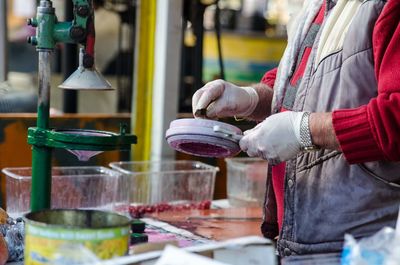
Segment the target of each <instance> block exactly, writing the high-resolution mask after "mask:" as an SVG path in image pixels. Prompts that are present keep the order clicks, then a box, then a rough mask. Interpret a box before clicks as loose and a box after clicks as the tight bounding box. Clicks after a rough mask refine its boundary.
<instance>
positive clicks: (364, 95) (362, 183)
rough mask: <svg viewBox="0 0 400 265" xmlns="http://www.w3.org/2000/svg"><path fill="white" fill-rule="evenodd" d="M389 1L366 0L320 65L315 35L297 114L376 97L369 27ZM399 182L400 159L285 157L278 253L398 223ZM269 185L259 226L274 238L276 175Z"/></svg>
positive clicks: (323, 154)
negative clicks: (341, 42)
mask: <svg viewBox="0 0 400 265" xmlns="http://www.w3.org/2000/svg"><path fill="white" fill-rule="evenodd" d="M327 3H328V4H327V11H326V14H325V15H329V13H330V12H331V10H332V6H333V5H334V3H333V1H332V0H327ZM384 5H385V1H381V0H371V1H365V2H364V3H363V4H362V5H361V7H360V8H359V10H358V12H357V14H356V15H355V17H354V19H353V21H352V23H351V25H350V28H349V31H348V33H347V35H346V37H345V41H344V45H343V49H342V50H341V51H339V52H336V53H334V54H331V55H329V56H327V57H326V58H324V59H323V60H322V61H321V63H320V64H319V65H318V66H317V67H316V70H315V66H314V65H313V62H314V60H313V59H314V57H315V54H316V47H317V46H318V41H319V36H317V39H316V41H315V43H314V47H313V51H312V53H311V55H310V59H309V62H308V66H307V69H306V72H305V75H304V77H303V79H302V82H301V84H300V86H299V87H298V90H297V94H296V98H295V101H294V105H293V110H294V111H311V112H330V111H333V110H335V109H344V108H356V107H359V106H361V105H364V104H367V103H368V102H369V100H370V99H371V98H373V97H376V96H377V81H376V79H375V73H374V63H373V54H372V53H373V51H372V31H373V28H374V25H375V22H376V20H377V18H378V16H379V14H380V13H381V11H382V9H383V7H384ZM325 22H326V19H325ZM323 26H324V25H322V27H323ZM320 33H321V30H320V32H319V34H320ZM270 172H271V170H270ZM398 184H400V163H396V162H387V161H378V162H372V163H365V164H356V165H349V164H348V163H347V162H346V160H345V158H344V156H343V154H342V153H341V152H338V151H331V150H320V151H315V152H310V153H303V154H301V155H299V156H297V158H296V159H293V160H291V161H288V162H287V163H286V174H285V211H284V220H283V227H282V230H281V231H280V234H279V240H278V242H277V249H278V252H279V254H280V256H289V255H296V254H298V255H303V254H311V253H328V252H339V251H341V248H342V246H343V239H344V235H345V234H346V233H349V234H352V235H353V236H355V237H356V238H361V237H365V236H370V235H372V234H374V233H376V232H377V231H378V230H379V229H381V228H382V227H384V226H391V227H394V226H395V222H396V219H397V214H398V210H399V205H400V185H398ZM266 188H267V193H266V200H265V212H264V223H263V225H262V231H263V233H264V235H265V236H267V237H270V238H273V237H275V236H276V235H277V234H278V230H277V222H276V203H275V196H274V193H273V189H272V183H271V177H269V178H268V181H267V187H266Z"/></svg>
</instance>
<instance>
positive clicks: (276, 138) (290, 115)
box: [239, 111, 303, 165]
mask: <svg viewBox="0 0 400 265" xmlns="http://www.w3.org/2000/svg"><path fill="white" fill-rule="evenodd" d="M302 116H303V112H293V111H285V112H281V113H278V114H274V115H271V116H269V117H268V118H266V119H265V120H264V121H263V122H261V123H259V124H258V125H257V126H256V127H254V128H253V129H251V130H248V131H245V132H244V136H243V138H242V139H241V140H240V142H239V144H240V148H241V149H242V150H243V151H244V152H247V154H248V155H249V156H252V157H253V156H258V157H261V158H263V159H266V160H268V161H269V162H270V163H271V164H272V165H276V164H278V163H280V162H282V161H287V160H289V159H291V158H294V157H295V156H296V155H297V154H298V153H299V152H300V151H301V144H300V123H301V118H302Z"/></svg>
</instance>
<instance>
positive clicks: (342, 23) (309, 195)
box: [193, 0, 400, 256]
mask: <svg viewBox="0 0 400 265" xmlns="http://www.w3.org/2000/svg"><path fill="white" fill-rule="evenodd" d="M399 22H400V1H398V0H388V1H381V0H375V1H372V0H371V1H369V0H366V1H359V0H308V1H306V3H305V5H304V8H303V11H302V13H301V14H300V15H299V16H298V18H297V19H296V20H295V21H294V22H293V23H292V27H291V29H290V30H289V34H288V35H289V40H288V46H287V48H286V51H285V54H284V56H283V58H282V60H281V63H280V65H279V68H278V70H276V69H274V70H272V71H270V72H268V73H266V74H265V76H264V78H263V80H262V82H261V83H260V84H256V85H254V86H252V87H237V86H235V85H233V84H230V83H228V82H225V81H222V80H217V81H213V82H210V83H208V84H206V85H205V86H204V87H203V88H201V89H199V90H198V91H197V92H196V93H195V94H194V96H193V111H194V112H195V111H196V110H197V109H204V108H206V109H207V116H208V117H209V118H219V117H228V116H238V117H245V118H248V119H252V120H257V121H260V123H259V124H258V125H257V126H256V127H255V128H253V129H251V130H249V131H246V132H244V134H245V136H244V137H243V138H242V140H241V141H240V147H241V148H242V150H243V151H245V152H247V154H248V155H249V156H259V157H262V158H264V159H266V160H268V161H269V162H270V164H271V165H274V166H273V168H272V170H270V171H269V172H271V173H272V177H270V178H268V181H267V191H266V200H265V209H264V210H265V211H264V223H263V225H262V231H263V233H264V235H265V236H266V237H269V238H276V237H277V236H279V238H278V241H277V249H278V252H279V254H280V256H289V255H296V254H298V255H302V254H311V253H327V252H339V251H340V250H341V248H342V244H343V238H344V234H345V233H350V234H352V235H354V236H355V237H356V238H361V237H365V236H370V235H372V234H374V233H375V232H377V231H378V230H379V229H381V228H382V227H384V226H392V227H394V225H395V221H396V218H397V213H398V210H399V205H400V163H398V162H397V161H400V137H399V132H400V24H399ZM272 87H273V90H272Z"/></svg>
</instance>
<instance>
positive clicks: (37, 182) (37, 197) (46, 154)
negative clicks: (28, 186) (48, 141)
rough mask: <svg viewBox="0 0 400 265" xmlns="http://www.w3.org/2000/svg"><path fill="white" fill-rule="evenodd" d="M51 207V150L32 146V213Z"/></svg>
mask: <svg viewBox="0 0 400 265" xmlns="http://www.w3.org/2000/svg"><path fill="white" fill-rule="evenodd" d="M50 206H51V149H50V148H48V147H45V146H36V145H33V146H32V191H31V211H39V210H43V209H50Z"/></svg>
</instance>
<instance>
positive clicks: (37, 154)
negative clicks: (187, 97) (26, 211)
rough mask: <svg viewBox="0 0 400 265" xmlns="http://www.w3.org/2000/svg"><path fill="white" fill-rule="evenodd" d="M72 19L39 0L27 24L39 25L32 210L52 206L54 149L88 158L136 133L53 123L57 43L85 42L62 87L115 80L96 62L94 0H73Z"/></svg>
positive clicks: (121, 145)
mask: <svg viewBox="0 0 400 265" xmlns="http://www.w3.org/2000/svg"><path fill="white" fill-rule="evenodd" d="M72 1H73V5H74V9H73V10H74V19H73V20H72V21H67V22H59V21H58V20H57V17H56V15H55V9H54V7H53V4H52V1H50V0H41V1H40V4H39V6H38V8H37V15H36V18H32V19H29V20H28V24H29V25H31V26H33V27H36V28H37V31H36V36H31V37H29V39H28V42H29V43H31V44H32V45H34V46H36V49H37V51H38V53H39V68H38V80H39V98H38V107H37V114H38V116H37V127H32V128H29V129H28V143H29V144H31V145H32V192H31V210H32V211H36V210H41V209H48V208H50V206H51V156H52V149H53V148H63V149H67V150H69V151H71V152H72V153H74V154H75V155H76V156H77V157H78V158H79V159H81V160H87V159H89V158H90V156H93V155H95V154H97V153H99V152H102V151H109V150H130V146H131V144H134V143H136V136H134V135H131V134H127V133H126V126H121V130H120V132H119V133H112V132H104V131H93V130H80V129H68V130H57V129H52V128H50V127H49V120H50V116H49V107H50V87H51V85H50V77H51V68H50V59H51V56H52V53H53V51H54V48H55V45H56V44H57V43H76V44H81V45H83V48H81V49H80V53H79V67H78V69H77V70H76V71H75V72H74V73H73V74H72V75H71V76H70V77H69V78H68V79H67V80H66V81H65V82H64V83H63V84H61V85H60V86H59V87H60V88H64V89H83V90H109V89H112V87H111V85H110V84H109V83H108V82H107V81H106V80H105V79H104V77H103V76H102V75H101V74H100V73H99V72H98V71H97V70H96V68H95V64H94V43H95V29H94V12H93V3H92V1H91V0H72Z"/></svg>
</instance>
